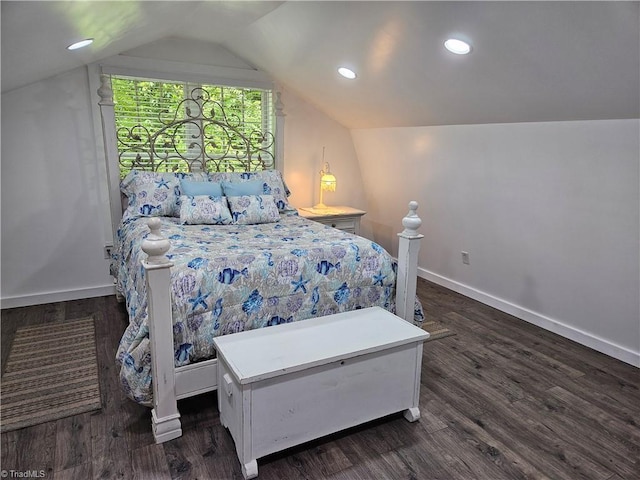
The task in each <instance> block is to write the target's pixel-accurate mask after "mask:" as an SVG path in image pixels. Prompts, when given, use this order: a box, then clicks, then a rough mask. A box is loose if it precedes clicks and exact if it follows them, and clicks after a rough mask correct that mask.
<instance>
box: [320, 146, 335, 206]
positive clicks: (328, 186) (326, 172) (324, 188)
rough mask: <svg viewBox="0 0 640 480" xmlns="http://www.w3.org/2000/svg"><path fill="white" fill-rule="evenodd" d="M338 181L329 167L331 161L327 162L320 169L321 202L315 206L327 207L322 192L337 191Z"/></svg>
mask: <svg viewBox="0 0 640 480" xmlns="http://www.w3.org/2000/svg"><path fill="white" fill-rule="evenodd" d="M323 156H324V152H323ZM336 183H337V182H336V177H335V176H334V175H333V174H332V173H331V170H330V169H329V163H328V162H325V164H324V169H322V170H320V203H318V204H317V205H316V206H315V207H314V208H321V209H322V208H327V206H326V205H325V204H324V202H323V198H322V197H323V195H322V194H323V193H324V192H335V191H336Z"/></svg>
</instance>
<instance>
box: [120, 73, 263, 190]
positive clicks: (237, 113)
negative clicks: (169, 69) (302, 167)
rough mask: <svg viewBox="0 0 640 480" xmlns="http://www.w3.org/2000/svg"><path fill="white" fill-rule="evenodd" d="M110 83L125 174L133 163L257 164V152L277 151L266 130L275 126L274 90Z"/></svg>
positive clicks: (161, 167) (162, 167) (168, 167)
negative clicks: (272, 103) (248, 140)
mask: <svg viewBox="0 0 640 480" xmlns="http://www.w3.org/2000/svg"><path fill="white" fill-rule="evenodd" d="M111 84H112V89H113V95H114V101H115V104H116V106H115V117H116V131H117V132H118V150H119V155H120V175H121V177H124V176H126V174H127V173H128V172H129V171H130V170H132V169H134V168H136V169H142V170H154V171H180V172H187V171H190V170H191V169H192V168H194V165H195V168H199V169H209V170H211V169H214V170H249V169H259V168H260V166H259V164H257V163H256V159H255V158H254V156H255V157H257V154H258V153H260V154H261V157H262V158H263V159H264V158H265V157H269V156H270V155H271V154H272V152H273V149H272V146H273V142H272V141H271V140H270V138H272V137H270V136H264V135H263V134H264V132H267V131H269V130H270V127H271V117H270V115H271V108H270V105H271V92H270V91H265V90H258V89H245V88H233V87H226V86H225V87H223V86H213V85H194V84H186V83H175V82H167V81H154V80H146V79H134V78H125V77H113V78H112V82H111ZM218 122H220V123H221V124H222V126H220V123H218ZM257 132H261V135H262V136H261V135H259V134H257ZM247 138H250V139H251V144H250V147H249V146H248V145H249V143H248V142H247ZM248 151H250V152H251V153H250V154H248V153H247V152H248ZM248 156H250V157H251V158H248ZM212 167H213V168H212Z"/></svg>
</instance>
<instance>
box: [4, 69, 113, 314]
mask: <svg viewBox="0 0 640 480" xmlns="http://www.w3.org/2000/svg"><path fill="white" fill-rule="evenodd" d="M90 101H91V99H90V94H89V82H88V79H87V71H86V68H84V67H83V68H78V69H75V70H72V71H70V72H67V73H65V74H63V75H59V76H56V77H53V78H50V79H48V80H47V81H44V82H38V83H35V84H33V85H29V86H27V87H23V88H20V89H17V90H12V91H10V92H7V93H5V94H3V95H2V307H10V306H18V305H25V304H31V303H42V302H43V301H55V300H63V299H68V298H82V297H89V296H93V295H100V294H105V293H108V292H110V291H112V288H113V287H112V282H111V280H110V277H109V274H108V273H109V270H108V262H107V260H105V259H104V254H103V247H104V242H103V238H104V232H103V223H102V222H101V220H100V215H101V214H102V212H103V210H104V209H103V208H102V207H101V206H100V205H99V202H100V200H99V196H98V193H97V190H98V189H97V185H98V181H99V180H98V178H97V175H98V169H97V168H96V166H97V163H96V150H95V141H94V135H93V128H92V120H91V109H90V104H89V102H90ZM70 292H72V293H70Z"/></svg>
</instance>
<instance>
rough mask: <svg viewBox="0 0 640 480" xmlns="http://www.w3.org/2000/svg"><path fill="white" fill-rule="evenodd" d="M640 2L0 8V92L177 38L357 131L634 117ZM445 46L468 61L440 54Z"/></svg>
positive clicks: (639, 95) (638, 111) (638, 103)
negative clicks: (259, 73) (207, 47)
mask: <svg viewBox="0 0 640 480" xmlns="http://www.w3.org/2000/svg"><path fill="white" fill-rule="evenodd" d="M639 5H640V3H639V2H626V1H617V2H608V1H605V2H555V1H550V2H538V1H533V2H483V1H472V2H457V1H453V2H392V1H389V2H298V1H287V2H244V1H222V2H220V1H200V2H192V1H182V2H179V1H175V2H147V1H125V2H12V1H2V3H1V7H2V90H3V92H5V91H8V90H11V89H14V88H17V87H20V86H24V85H27V84H29V83H32V82H35V81H38V80H42V79H44V78H47V77H49V76H51V75H55V74H58V73H62V72H64V71H66V70H69V69H72V68H75V67H77V66H80V65H82V64H85V63H91V62H94V61H98V60H100V59H102V58H106V57H109V56H112V55H115V54H118V53H120V52H123V51H127V50H131V49H134V48H137V47H140V46H142V45H145V44H147V43H150V42H154V41H157V40H160V39H162V38H165V37H183V38H187V39H194V40H198V41H206V42H211V43H215V44H220V45H222V46H224V47H226V48H227V49H228V50H230V51H231V52H233V53H235V54H236V55H237V56H239V57H241V58H242V59H244V60H245V61H246V62H248V63H249V64H251V65H253V66H255V67H256V68H258V69H260V70H263V71H265V72H267V73H269V74H270V75H271V76H272V77H273V78H274V79H275V81H276V82H277V83H279V84H281V85H283V86H285V87H286V88H288V89H290V90H292V91H294V92H296V93H297V94H298V95H300V96H301V97H302V98H304V99H306V100H307V101H309V102H310V103H312V104H314V105H316V106H317V107H318V108H319V109H321V110H322V111H324V112H325V113H327V114H328V115H329V116H330V117H332V118H334V119H336V120H337V121H339V122H340V123H342V124H343V125H345V126H347V127H349V128H368V127H393V126H422V125H447V124H468V123H503V122H504V123H506V122H527V121H553V120H592V119H608V118H638V117H640V17H639V15H640V9H639ZM85 37H93V38H95V43H94V44H93V45H92V46H91V47H88V48H87V49H86V50H78V51H75V52H69V51H67V50H66V49H65V47H66V46H67V45H69V44H70V43H72V42H73V41H75V40H78V39H81V38H85ZM449 37H458V38H462V39H466V40H468V41H469V42H470V43H471V45H472V52H471V54H470V55H466V56H457V55H453V54H451V53H449V52H448V51H446V50H445V49H444V48H443V42H444V41H445V40H446V39H447V38H449ZM340 65H345V66H349V67H351V68H352V69H353V70H355V71H356V72H357V74H358V77H357V79H355V80H352V81H349V80H346V79H344V78H342V77H340V76H338V75H337V73H336V69H337V67H338V66H340Z"/></svg>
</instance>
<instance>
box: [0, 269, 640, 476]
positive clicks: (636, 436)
mask: <svg viewBox="0 0 640 480" xmlns="http://www.w3.org/2000/svg"><path fill="white" fill-rule="evenodd" d="M418 295H419V296H420V298H421V300H422V303H423V305H424V307H425V311H426V313H427V317H428V319H429V320H437V321H439V322H441V323H443V324H444V325H445V326H447V327H449V328H450V329H452V330H454V331H455V332H456V333H457V334H456V335H455V336H452V337H447V338H443V339H441V340H436V341H434V342H429V343H426V344H425V348H424V357H423V373H422V389H421V399H420V408H421V414H422V416H421V419H420V421H419V422H416V423H408V422H407V421H406V420H404V418H402V416H401V415H392V416H389V417H386V418H383V419H379V420H376V421H374V422H371V423H368V424H366V425H362V426H359V427H356V428H352V429H349V430H347V431H344V432H340V433H338V434H335V435H331V436H329V437H326V438H323V439H320V440H316V441H314V442H310V443H308V444H305V445H302V446H299V447H296V448H292V449H290V450H287V451H285V452H281V453H278V454H274V455H271V456H269V457H266V458H263V459H259V460H258V471H259V477H258V478H260V479H262V480H268V479H324V478H331V479H345V480H347V479H353V480H356V479H364V480H374V479H375V480H377V479H415V480H419V479H426V480H431V479H487V480H500V479H509V480H513V479H521V478H522V479H524V478H527V479H553V480H555V479H560V480H561V479H566V480H576V479H593V480H620V479H628V480H631V479H639V478H640V390H639V388H640V370H638V369H636V368H634V367H632V366H629V365H626V364H624V363H622V362H619V361H617V360H614V359H612V358H609V357H607V356H605V355H602V354H599V353H597V352H594V351H593V350H590V349H588V348H586V347H583V346H580V345H578V344H576V343H573V342H571V341H569V340H566V339H563V338H561V337H559V336H557V335H554V334H552V333H549V332H546V331H544V330H541V329H539V328H537V327H535V326H532V325H529V324H527V323H525V322H523V321H521V320H518V319H515V318H513V317H511V316H509V315H507V314H504V313H501V312H499V311H497V310H495V309H492V308H490V307H488V306H486V305H482V304H480V303H478V302H475V301H473V300H470V299H468V298H465V297H463V296H461V295H458V294H455V293H453V292H451V291H449V290H446V289H444V288H442V287H439V286H436V285H434V284H431V283H428V282H426V281H424V280H422V279H419V282H418ZM89 315H95V317H96V320H97V321H96V337H97V343H98V345H97V347H98V357H99V364H100V382H101V389H102V403H103V408H102V410H101V411H97V412H93V413H85V414H82V415H77V416H74V417H69V418H66V419H62V420H58V421H54V422H49V423H45V424H42V425H36V426H33V427H29V428H24V429H22V430H17V431H14V432H8V433H5V434H2V435H1V436H0V445H1V450H0V452H1V461H2V466H1V468H2V469H3V470H7V471H10V470H13V471H15V472H25V471H40V470H42V471H43V472H44V478H53V479H64V480H70V479H82V480H85V479H91V478H94V479H100V478H103V479H107V478H122V479H129V478H131V479H152V480H159V479H196V478H198V479H240V478H242V475H241V473H240V464H239V463H238V460H237V458H236V455H235V450H234V445H233V441H232V439H231V437H230V435H229V433H228V432H227V431H226V430H225V429H224V428H223V427H222V426H221V425H220V421H219V418H218V413H217V407H216V399H215V394H213V393H212V394H206V395H201V396H199V397H195V398H191V399H187V400H183V401H181V402H180V403H179V408H180V411H181V414H182V428H183V432H184V434H183V436H182V437H180V438H178V439H176V440H173V441H170V442H167V443H164V444H162V445H156V444H154V442H153V436H152V434H151V423H150V411H149V410H148V409H147V408H144V407H141V406H139V405H137V404H135V403H133V402H132V401H130V400H128V399H126V398H125V397H124V396H123V395H122V393H121V391H120V388H119V386H118V379H117V371H116V366H115V362H114V355H115V351H116V347H117V344H118V341H119V338H120V335H121V334H122V331H123V330H124V328H125V325H126V322H127V320H126V313H125V311H124V308H123V306H122V305H120V304H118V303H117V302H116V301H115V297H101V298H93V299H87V300H81V301H73V302H60V303H55V304H49V305H40V306H35V307H24V308H16V309H10V310H3V311H2V337H1V339H2V344H1V347H2V371H4V368H5V364H6V356H7V354H8V350H9V346H10V344H11V341H12V339H13V336H14V333H15V330H16V328H17V327H18V326H21V325H31V324H41V323H46V322H51V321H56V320H62V319H75V318H81V317H84V316H89ZM13 475H14V476H13V477H11V476H9V478H18V477H17V475H16V474H13Z"/></svg>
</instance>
